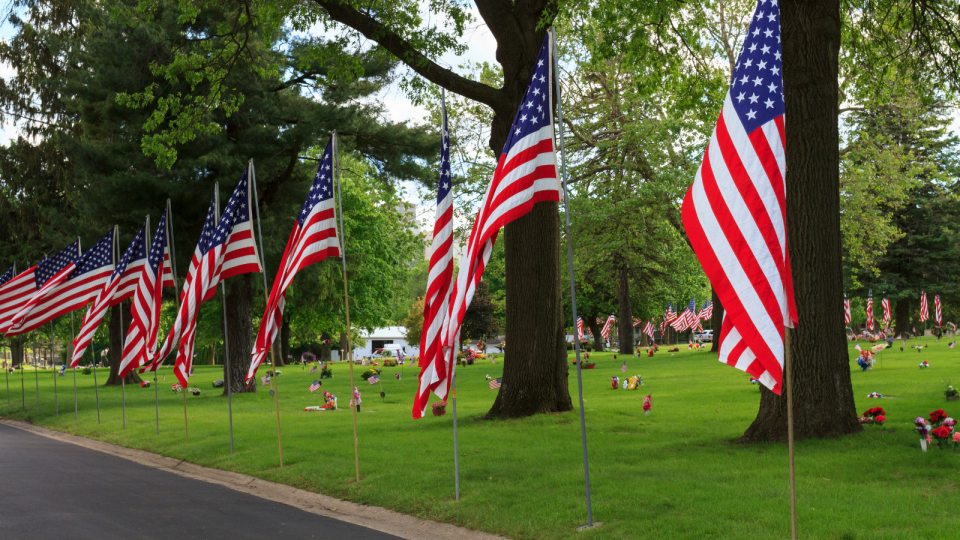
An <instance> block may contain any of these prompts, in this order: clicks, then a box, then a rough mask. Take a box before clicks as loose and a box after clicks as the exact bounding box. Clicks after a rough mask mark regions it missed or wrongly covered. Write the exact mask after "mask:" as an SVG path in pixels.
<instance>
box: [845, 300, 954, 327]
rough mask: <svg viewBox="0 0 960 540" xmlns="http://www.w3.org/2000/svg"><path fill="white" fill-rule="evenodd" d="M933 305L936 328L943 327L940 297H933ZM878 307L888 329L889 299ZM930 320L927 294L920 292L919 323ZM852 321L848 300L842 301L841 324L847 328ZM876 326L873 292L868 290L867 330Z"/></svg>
mask: <svg viewBox="0 0 960 540" xmlns="http://www.w3.org/2000/svg"><path fill="white" fill-rule="evenodd" d="M933 304H934V316H935V321H936V323H937V326H938V327H942V326H943V304H942V303H941V302H940V295H939V294H937V295H935V296H934V297H933ZM880 306H881V308H882V309H883V327H884V328H888V327H889V326H890V321H892V320H893V310H892V309H891V307H890V299H889V298H884V299H882V300H881V301H880ZM929 319H930V311H929V306H928V304H927V293H926V291H921V292H920V322H926V321H927V320H929ZM852 320H853V316H852V314H851V308H850V299H849V298H844V299H843V324H844V325H845V326H849V325H850V322H851V321H852ZM875 326H876V324H875V322H874V317H873V290H870V291H869V292H868V293H867V329H868V330H870V331H873V329H874V327H875Z"/></svg>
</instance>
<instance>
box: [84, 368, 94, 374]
mask: <svg viewBox="0 0 960 540" xmlns="http://www.w3.org/2000/svg"><path fill="white" fill-rule="evenodd" d="M91 373H93V370H92V369H90V368H88V367H85V368H83V374H84V375H89V374H91Z"/></svg>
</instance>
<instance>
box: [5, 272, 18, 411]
mask: <svg viewBox="0 0 960 540" xmlns="http://www.w3.org/2000/svg"><path fill="white" fill-rule="evenodd" d="M14 273H16V270H14ZM3 344H4V345H6V348H7V349H10V364H13V349H11V348H10V346H9V345H8V344H7V337H6V336H4V337H3ZM3 356H4V358H3V360H4V361H3V376H4V377H6V379H7V409H9V408H10V366H8V365H7V361H6V360H7V358H6V356H7V355H6V354H4V355H3Z"/></svg>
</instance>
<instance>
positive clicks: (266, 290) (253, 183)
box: [249, 158, 283, 469]
mask: <svg viewBox="0 0 960 540" xmlns="http://www.w3.org/2000/svg"><path fill="white" fill-rule="evenodd" d="M249 167H250V189H251V190H253V205H254V206H255V207H257V237H258V238H259V239H260V257H261V261H260V262H261V263H262V264H263V268H262V270H263V299H264V301H265V302H267V303H269V302H270V296H269V295H270V287H269V285H267V254H266V252H265V251H263V225H262V224H261V222H262V221H263V219H262V217H263V216H261V214H260V197H259V196H258V195H257V171H256V169H254V167H253V159H252V158H251V159H250V161H249ZM273 347H274V344H273V343H271V344H270V362H272V363H273V377H271V379H272V380H273V403H274V408H275V409H276V412H277V451H278V452H279V454H280V468H281V469H282V468H283V438H282V437H281V435H280V394H279V393H278V391H277V390H278V388H279V387H278V386H277V353H276V350H275V349H274V348H273ZM281 353H282V351H281Z"/></svg>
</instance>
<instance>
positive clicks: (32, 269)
mask: <svg viewBox="0 0 960 540" xmlns="http://www.w3.org/2000/svg"><path fill="white" fill-rule="evenodd" d="M14 268H16V265H14ZM36 269H37V267H36V266H30V265H29V264H27V269H26V270H24V271H23V272H21V273H20V274H17V275H16V276H14V277H13V279H11V280H9V281H7V282H6V283H4V284H3V285H0V333H2V332H3V329H4V328H6V327H7V326H9V324H10V320H11V319H13V316H14V315H16V314H17V313H18V312H19V311H20V309H21V308H23V306H24V305H25V304H26V303H27V302H29V301H30V299H31V298H33V295H34V294H35V293H36V292H37V279H36ZM14 273H16V271H14Z"/></svg>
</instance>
